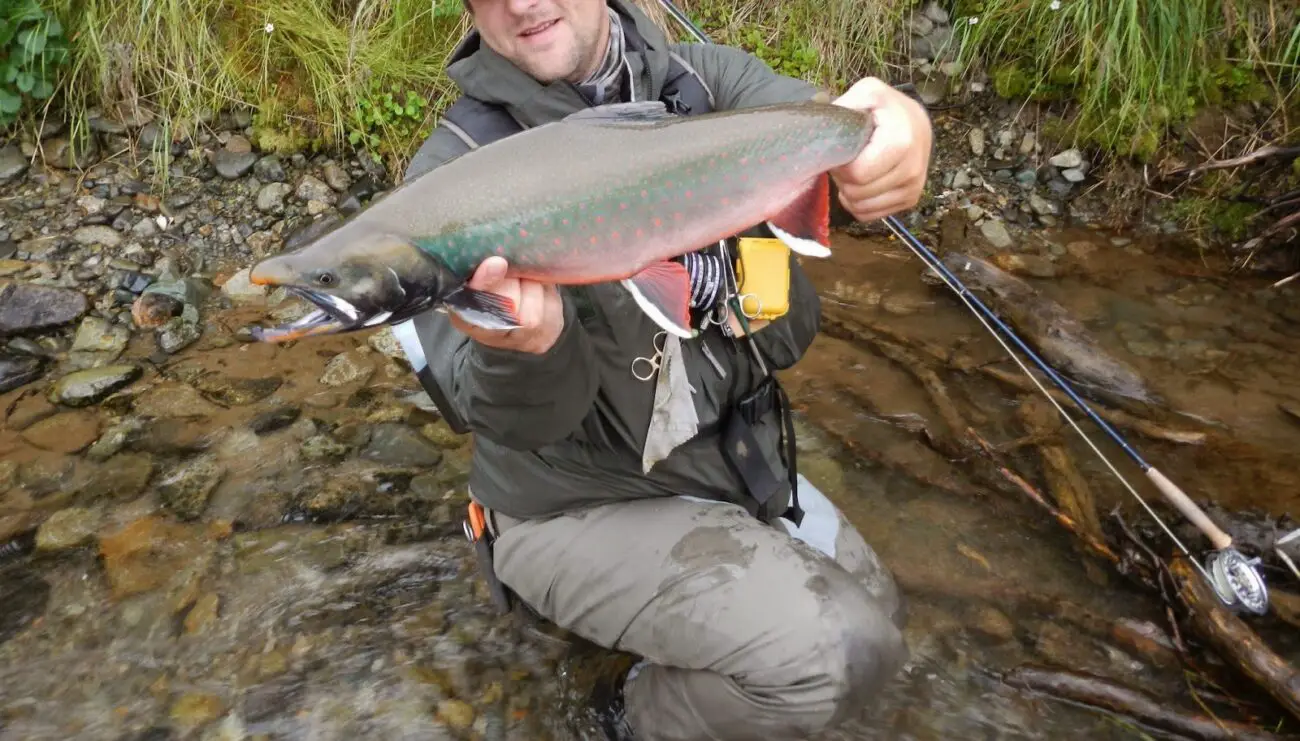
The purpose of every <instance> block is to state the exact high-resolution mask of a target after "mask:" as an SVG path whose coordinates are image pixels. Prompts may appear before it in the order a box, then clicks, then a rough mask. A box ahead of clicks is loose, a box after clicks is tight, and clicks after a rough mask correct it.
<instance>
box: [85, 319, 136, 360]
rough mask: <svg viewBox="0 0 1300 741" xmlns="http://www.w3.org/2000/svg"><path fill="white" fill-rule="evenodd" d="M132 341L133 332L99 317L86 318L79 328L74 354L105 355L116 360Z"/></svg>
mask: <svg viewBox="0 0 1300 741" xmlns="http://www.w3.org/2000/svg"><path fill="white" fill-rule="evenodd" d="M130 340H131V330H130V329H127V328H126V327H124V326H122V325H121V324H115V323H113V322H110V321H108V320H107V319H103V318H101V317H97V316H91V317H86V318H85V319H83V320H82V322H81V325H80V326H79V327H77V334H76V337H75V338H74V339H73V341H72V352H91V353H103V354H105V355H109V356H111V357H112V358H113V359H116V357H117V356H118V355H120V354H121V353H122V351H123V350H125V349H126V345H127V343H128V342H130Z"/></svg>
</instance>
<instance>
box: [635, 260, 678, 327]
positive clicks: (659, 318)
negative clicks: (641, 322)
mask: <svg viewBox="0 0 1300 741" xmlns="http://www.w3.org/2000/svg"><path fill="white" fill-rule="evenodd" d="M622 283H623V285H624V286H626V287H627V290H628V291H630V292H631V293H632V297H633V298H634V299H636V303H637V306H640V307H641V310H642V311H644V312H645V313H646V314H648V315H649V316H650V318H651V319H653V320H654V321H655V323H656V324H658V325H659V326H660V327H663V328H664V330H666V331H668V332H672V333H673V334H675V335H677V336H678V337H686V338H690V337H694V336H695V332H693V331H692V330H691V276H690V274H689V273H687V272H686V268H685V266H683V265H682V264H681V263H678V262H673V261H671V260H665V261H663V262H658V263H655V264H654V265H651V266H650V267H648V268H646V269H645V270H642V271H641V272H639V273H637V274H636V275H634V276H632V277H631V278H627V279H625V280H623V281H622Z"/></svg>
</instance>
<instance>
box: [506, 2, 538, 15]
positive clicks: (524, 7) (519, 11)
mask: <svg viewBox="0 0 1300 741" xmlns="http://www.w3.org/2000/svg"><path fill="white" fill-rule="evenodd" d="M539 5H541V0H506V8H507V9H508V10H509V11H510V12H511V13H514V14H515V15H526V14H528V13H533V12H536V10H537V6H539Z"/></svg>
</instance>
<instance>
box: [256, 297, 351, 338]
mask: <svg viewBox="0 0 1300 741" xmlns="http://www.w3.org/2000/svg"><path fill="white" fill-rule="evenodd" d="M285 290H286V291H288V292H289V293H291V294H293V295H295V296H297V297H299V298H301V299H303V300H305V301H309V302H311V303H312V304H314V305H315V306H316V308H315V309H314V310H313V311H311V312H310V313H308V314H307V315H305V316H302V317H300V318H298V319H295V320H293V321H292V322H289V323H288V324H282V325H280V326H278V327H253V328H252V332H253V337H254V338H255V339H257V340H258V341H260V342H288V341H290V340H298V339H302V338H303V337H313V336H316V335H323V334H334V333H336V332H346V331H348V330H350V329H355V328H357V327H360V326H364V324H365V323H364V322H362V321H360V320H361V318H362V317H361V313H360V312H359V311H357V308H356V307H355V306H353V305H352V304H351V303H350V302H348V301H347V300H345V299H341V298H339V297H338V296H331V295H329V294H328V293H321V292H319V291H313V290H312V289H310V288H302V287H299V286H285Z"/></svg>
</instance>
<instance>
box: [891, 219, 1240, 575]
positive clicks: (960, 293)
mask: <svg viewBox="0 0 1300 741" xmlns="http://www.w3.org/2000/svg"><path fill="white" fill-rule="evenodd" d="M885 226H887V227H889V230H890V231H891V232H893V233H894V235H895V236H897V237H898V238H899V239H900V240H902V241H903V242H904V243H905V244H906V245H907V246H908V248H909V249H911V250H912V252H913V254H915V255H916V256H917V258H918V259H920V260H921V261H922V262H924V263H925V264H926V265H927V266H928V267H929V268H930V270H931V271H933V272H934V274H935V275H937V276H939V279H940V280H942V281H943V282H944V283H945V284H946V285H947V286H948V287H949V288H951V289H952V290H953V292H954V293H956V294H957V297H958V298H960V299H961V300H962V303H964V304H966V306H967V308H969V309H970V310H971V313H972V314H974V315H975V318H976V319H978V320H979V322H980V324H983V325H984V328H985V329H987V330H988V331H989V334H991V335H993V339H995V340H997V341H998V344H999V345H1002V349H1003V350H1006V351H1007V355H1010V356H1011V359H1012V360H1014V361H1016V365H1018V366H1020V370H1022V371H1024V373H1025V375H1026V376H1028V377H1029V380H1030V381H1033V383H1034V385H1035V386H1037V387H1038V390H1039V391H1041V392H1043V396H1046V397H1047V400H1048V401H1050V402H1052V406H1054V407H1056V410H1057V411H1058V412H1060V413H1061V416H1062V417H1065V421H1066V422H1069V423H1070V426H1071V427H1073V428H1074V431H1075V432H1077V433H1079V437H1082V438H1083V440H1084V442H1086V443H1088V447H1090V448H1092V451H1093V452H1094V453H1096V454H1097V457H1098V458H1100V459H1101V462H1102V463H1104V464H1106V467H1107V468H1109V469H1110V471H1111V473H1113V474H1115V478H1117V479H1119V480H1120V483H1122V484H1123V485H1124V488H1126V489H1128V490H1129V492H1130V493H1131V494H1132V495H1133V496H1134V497H1136V498H1137V500H1138V501H1139V502H1141V503H1142V506H1143V507H1145V508H1146V511H1147V512H1148V513H1149V514H1150V515H1151V518H1152V519H1154V520H1155V521H1156V522H1157V523H1158V524H1159V525H1160V527H1161V528H1162V529H1163V530H1164V531H1165V533H1167V534H1168V535H1169V537H1170V539H1171V540H1173V541H1174V543H1175V544H1176V545H1177V546H1178V549H1179V550H1181V551H1182V552H1183V553H1184V554H1186V555H1187V556H1188V558H1189V559H1191V562H1192V563H1193V564H1194V565H1195V566H1196V568H1197V569H1198V570H1199V571H1200V572H1201V573H1202V574H1204V575H1205V578H1206V579H1209V580H1210V582H1211V583H1213V581H1214V580H1213V578H1212V577H1211V576H1210V574H1209V572H1208V571H1206V570H1205V568H1204V567H1202V566H1201V564H1199V563H1197V561H1196V559H1195V558H1192V553H1191V551H1189V550H1188V549H1187V547H1186V546H1184V545H1183V543H1182V541H1180V540H1179V539H1178V536H1177V535H1174V532H1173V531H1172V530H1170V529H1169V527H1168V526H1167V525H1165V523H1164V520H1162V519H1160V516H1159V515H1157V514H1156V512H1155V510H1153V509H1152V508H1151V505H1149V504H1147V502H1146V500H1145V499H1143V498H1142V495H1140V494H1138V493H1137V489H1135V488H1134V487H1133V485H1132V484H1130V483H1129V480H1128V478H1126V477H1125V476H1124V474H1122V473H1120V472H1119V470H1118V469H1116V468H1115V465H1114V464H1113V463H1111V462H1110V458H1108V457H1106V454H1105V453H1102V452H1101V450H1100V449H1099V448H1098V447H1097V445H1096V443H1094V442H1093V441H1092V438H1091V437H1088V435H1087V433H1085V432H1084V431H1083V428H1081V427H1079V425H1078V423H1077V422H1075V421H1074V418H1073V417H1071V416H1070V414H1069V413H1068V412H1066V411H1065V408H1064V407H1063V406H1061V403H1060V402H1059V401H1057V400H1056V398H1055V397H1054V396H1052V394H1051V392H1050V391H1048V390H1047V387H1046V386H1044V385H1043V383H1042V382H1041V381H1039V380H1038V377H1037V376H1035V375H1034V374H1033V373H1032V372H1031V371H1030V370H1029V366H1027V365H1025V363H1024V361H1023V360H1021V359H1020V357H1019V356H1017V355H1016V353H1015V352H1014V351H1013V350H1012V349H1011V346H1010V345H1008V344H1007V342H1006V340H1004V339H1003V338H1002V335H1001V334H999V333H998V332H997V331H996V330H994V329H993V327H992V326H990V325H989V323H988V320H986V319H985V318H984V316H983V314H982V313H981V312H980V311H979V310H978V309H976V308H975V304H974V303H972V300H971V299H972V298H973V296H972V297H970V298H968V296H969V294H970V290H969V289H967V288H966V286H965V285H963V284H961V283H957V284H956V285H954V283H953V280H956V279H955V278H953V279H952V280H950V279H949V276H948V275H945V274H944V273H945V272H947V271H946V270H945V271H940V270H939V269H938V268H936V267H935V266H934V265H933V264H932V263H931V262H930V260H929V259H927V255H926V254H925V253H924V252H922V251H921V250H918V249H917V248H916V245H913V244H912V242H913V241H914V238H912V239H909V237H912V235H911V234H910V233H908V232H907V231H906V229H902V228H900V225H896V224H895V222H894V220H893V217H889V218H887V219H885ZM1012 337H1015V335H1012ZM1022 349H1024V348H1023V347H1022ZM1089 411H1090V410H1089Z"/></svg>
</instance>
